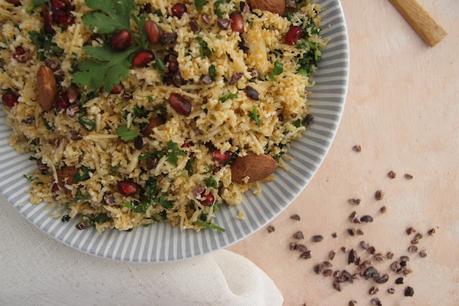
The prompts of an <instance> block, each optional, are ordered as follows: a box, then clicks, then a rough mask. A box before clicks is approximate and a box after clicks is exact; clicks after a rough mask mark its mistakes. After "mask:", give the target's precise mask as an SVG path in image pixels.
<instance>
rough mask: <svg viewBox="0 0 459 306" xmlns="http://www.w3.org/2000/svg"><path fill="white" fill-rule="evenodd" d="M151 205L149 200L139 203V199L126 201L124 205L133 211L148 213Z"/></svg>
mask: <svg viewBox="0 0 459 306" xmlns="http://www.w3.org/2000/svg"><path fill="white" fill-rule="evenodd" d="M150 206H151V204H150V203H147V202H143V203H139V202H137V201H133V202H131V203H124V207H126V208H129V209H130V210H132V211H133V212H135V213H139V214H142V213H143V214H144V213H146V212H147V210H148V208H149V207H150Z"/></svg>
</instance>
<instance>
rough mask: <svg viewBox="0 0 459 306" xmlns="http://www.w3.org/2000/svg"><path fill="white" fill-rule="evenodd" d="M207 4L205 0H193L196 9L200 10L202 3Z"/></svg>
mask: <svg viewBox="0 0 459 306" xmlns="http://www.w3.org/2000/svg"><path fill="white" fill-rule="evenodd" d="M206 4H207V0H194V6H195V7H196V9H197V10H198V11H201V10H202V8H203V7H204V5H206Z"/></svg>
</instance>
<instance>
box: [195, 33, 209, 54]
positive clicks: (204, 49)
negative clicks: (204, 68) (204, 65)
mask: <svg viewBox="0 0 459 306" xmlns="http://www.w3.org/2000/svg"><path fill="white" fill-rule="evenodd" d="M196 39H197V41H198V44H199V55H200V56H201V58H205V57H208V56H209V55H210V54H211V53H212V50H210V48H209V45H208V44H207V42H206V41H205V40H204V39H202V37H197V38H196Z"/></svg>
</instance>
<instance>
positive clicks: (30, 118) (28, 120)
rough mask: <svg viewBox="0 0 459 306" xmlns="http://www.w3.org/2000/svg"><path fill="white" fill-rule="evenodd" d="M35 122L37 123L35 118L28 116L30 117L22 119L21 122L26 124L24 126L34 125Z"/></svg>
mask: <svg viewBox="0 0 459 306" xmlns="http://www.w3.org/2000/svg"><path fill="white" fill-rule="evenodd" d="M34 121H35V117H33V116H28V117H26V118H24V119H22V121H21V122H22V123H24V124H32V123H33V122H34Z"/></svg>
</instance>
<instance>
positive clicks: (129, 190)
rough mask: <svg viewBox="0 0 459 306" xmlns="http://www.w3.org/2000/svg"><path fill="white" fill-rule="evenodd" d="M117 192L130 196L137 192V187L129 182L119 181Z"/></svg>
mask: <svg viewBox="0 0 459 306" xmlns="http://www.w3.org/2000/svg"><path fill="white" fill-rule="evenodd" d="M117 187H118V191H119V192H120V193H121V194H122V195H124V196H130V195H133V194H134V193H136V192H137V191H138V190H139V185H137V184H136V183H133V182H131V181H120V182H118V185H117Z"/></svg>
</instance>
